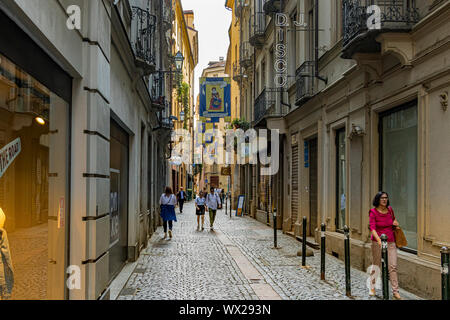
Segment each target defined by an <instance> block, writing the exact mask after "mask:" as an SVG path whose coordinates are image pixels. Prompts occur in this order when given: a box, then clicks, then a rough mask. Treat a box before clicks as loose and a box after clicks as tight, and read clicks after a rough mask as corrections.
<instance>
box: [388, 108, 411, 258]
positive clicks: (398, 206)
mask: <svg viewBox="0 0 450 320" xmlns="http://www.w3.org/2000/svg"><path fill="white" fill-rule="evenodd" d="M380 118H381V126H382V130H381V168H380V169H381V187H382V188H381V189H382V190H383V191H385V192H387V193H388V194H389V200H390V204H391V206H392V208H393V209H394V212H395V215H396V218H397V220H398V222H399V223H400V226H401V227H402V228H403V231H404V233H405V235H406V239H407V240H408V248H410V249H413V250H417V103H416V102H414V103H412V104H408V105H406V106H404V107H402V108H400V109H397V111H396V110H394V111H393V112H389V113H387V114H384V115H381V117H380Z"/></svg>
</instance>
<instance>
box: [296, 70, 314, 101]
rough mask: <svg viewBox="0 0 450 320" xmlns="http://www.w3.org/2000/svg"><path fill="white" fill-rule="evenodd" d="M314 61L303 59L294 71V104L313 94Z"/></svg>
mask: <svg viewBox="0 0 450 320" xmlns="http://www.w3.org/2000/svg"><path fill="white" fill-rule="evenodd" d="M314 66H315V63H314V61H305V62H304V63H303V64H302V65H301V66H300V67H299V68H298V69H297V71H296V72H295V80H296V85H295V87H296V93H297V95H296V103H295V104H296V105H300V104H301V103H302V102H303V101H305V100H306V99H309V98H311V97H312V96H313V95H314Z"/></svg>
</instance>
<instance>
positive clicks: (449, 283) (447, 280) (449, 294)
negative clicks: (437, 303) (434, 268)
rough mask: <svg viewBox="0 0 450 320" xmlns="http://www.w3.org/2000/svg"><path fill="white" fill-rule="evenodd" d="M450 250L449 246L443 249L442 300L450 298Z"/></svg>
mask: <svg viewBox="0 0 450 320" xmlns="http://www.w3.org/2000/svg"><path fill="white" fill-rule="evenodd" d="M449 255H450V250H449V249H448V248H447V247H442V249H441V261H442V270H441V275H442V300H450V277H449V275H448V267H449V260H450V259H449Z"/></svg>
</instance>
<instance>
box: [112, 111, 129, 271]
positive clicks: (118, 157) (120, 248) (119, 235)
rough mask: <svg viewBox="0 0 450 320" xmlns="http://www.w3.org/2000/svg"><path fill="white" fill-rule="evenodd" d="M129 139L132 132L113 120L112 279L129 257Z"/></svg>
mask: <svg viewBox="0 0 450 320" xmlns="http://www.w3.org/2000/svg"><path fill="white" fill-rule="evenodd" d="M128 139H129V137H128V134H127V133H126V132H125V131H124V130H123V129H122V128H121V127H120V126H119V125H118V124H117V123H116V122H115V121H114V120H111V142H110V148H111V152H110V161H111V162H110V164H111V169H110V181H111V183H110V186H111V193H110V200H111V202H110V204H111V207H110V220H111V222H110V230H111V234H110V249H109V275H110V279H112V278H113V277H114V276H115V275H116V274H117V273H119V272H120V270H121V269H122V267H123V265H124V264H125V262H126V261H127V257H128V255H127V251H128V161H129V160H128V159H129V141H128Z"/></svg>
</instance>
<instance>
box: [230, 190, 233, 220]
mask: <svg viewBox="0 0 450 320" xmlns="http://www.w3.org/2000/svg"><path fill="white" fill-rule="evenodd" d="M232 210H233V197H232V195H231V192H230V219H231V218H232V217H231V211H232Z"/></svg>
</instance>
